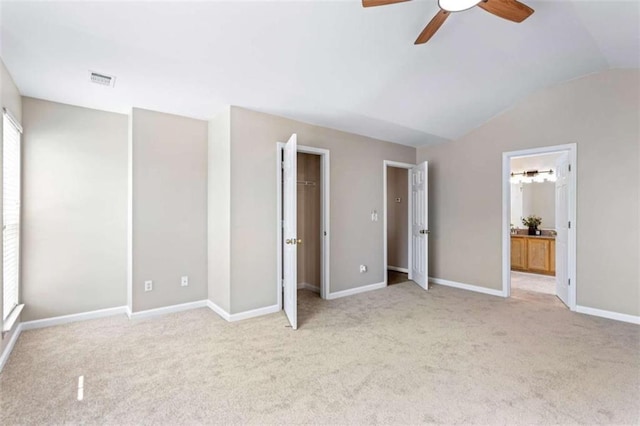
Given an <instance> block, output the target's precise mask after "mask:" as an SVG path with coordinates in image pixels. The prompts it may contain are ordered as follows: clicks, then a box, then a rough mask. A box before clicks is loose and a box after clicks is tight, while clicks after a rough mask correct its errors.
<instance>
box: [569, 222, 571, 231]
mask: <svg viewBox="0 0 640 426" xmlns="http://www.w3.org/2000/svg"><path fill="white" fill-rule="evenodd" d="M569 229H571V221H569Z"/></svg>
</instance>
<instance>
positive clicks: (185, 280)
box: [180, 275, 189, 287]
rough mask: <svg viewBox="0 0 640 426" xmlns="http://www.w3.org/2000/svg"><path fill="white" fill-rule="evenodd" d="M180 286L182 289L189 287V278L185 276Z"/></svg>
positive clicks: (181, 279)
mask: <svg viewBox="0 0 640 426" xmlns="http://www.w3.org/2000/svg"><path fill="white" fill-rule="evenodd" d="M180 285H181V286H182V287H186V286H188V285H189V277H188V276H186V275H185V276H183V277H182V278H180Z"/></svg>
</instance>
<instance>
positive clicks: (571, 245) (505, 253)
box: [502, 143, 578, 311]
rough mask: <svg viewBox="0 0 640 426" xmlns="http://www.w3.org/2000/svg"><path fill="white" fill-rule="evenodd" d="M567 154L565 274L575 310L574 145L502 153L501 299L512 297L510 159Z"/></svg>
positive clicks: (575, 164)
mask: <svg viewBox="0 0 640 426" xmlns="http://www.w3.org/2000/svg"><path fill="white" fill-rule="evenodd" d="M562 151H567V152H568V153H569V163H570V165H571V175H570V176H569V190H568V192H569V193H568V198H569V221H570V222H571V228H570V229H569V235H568V248H567V249H568V251H569V253H568V254H569V256H568V265H567V272H568V277H569V280H570V283H571V284H570V285H569V309H571V310H572V311H575V310H576V294H577V290H576V289H577V287H578V280H577V279H576V259H577V257H576V256H577V254H576V234H577V229H578V222H577V221H576V206H577V204H576V196H577V187H578V186H577V184H578V162H577V158H578V146H577V144H575V143H569V144H564V145H554V146H546V147H541V148H531V149H523V150H520V151H509V152H503V153H502V296H503V297H509V296H510V295H511V227H510V226H509V225H510V222H511V185H510V178H511V159H512V158H514V157H527V156H534V155H541V154H552V153H554V152H562Z"/></svg>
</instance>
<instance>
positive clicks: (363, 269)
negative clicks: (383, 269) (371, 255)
mask: <svg viewBox="0 0 640 426" xmlns="http://www.w3.org/2000/svg"><path fill="white" fill-rule="evenodd" d="M365 272H367V265H360V273H361V274H364V273H365Z"/></svg>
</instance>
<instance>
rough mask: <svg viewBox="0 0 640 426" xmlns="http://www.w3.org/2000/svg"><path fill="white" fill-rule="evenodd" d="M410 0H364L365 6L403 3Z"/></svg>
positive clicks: (363, 4)
mask: <svg viewBox="0 0 640 426" xmlns="http://www.w3.org/2000/svg"><path fill="white" fill-rule="evenodd" d="M405 1H409V0H362V6H363V7H373V6H384V5H387V4H395V3H403V2H405Z"/></svg>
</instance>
